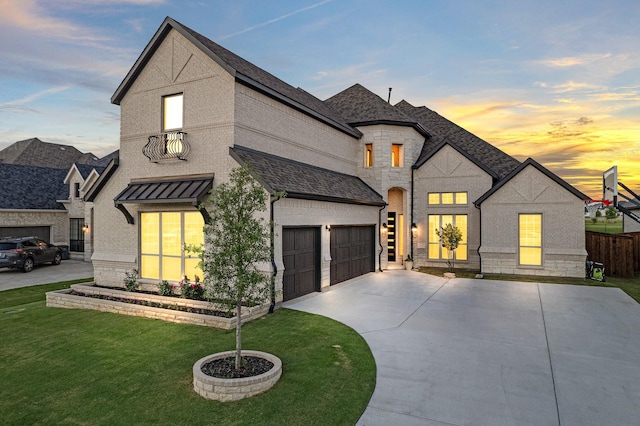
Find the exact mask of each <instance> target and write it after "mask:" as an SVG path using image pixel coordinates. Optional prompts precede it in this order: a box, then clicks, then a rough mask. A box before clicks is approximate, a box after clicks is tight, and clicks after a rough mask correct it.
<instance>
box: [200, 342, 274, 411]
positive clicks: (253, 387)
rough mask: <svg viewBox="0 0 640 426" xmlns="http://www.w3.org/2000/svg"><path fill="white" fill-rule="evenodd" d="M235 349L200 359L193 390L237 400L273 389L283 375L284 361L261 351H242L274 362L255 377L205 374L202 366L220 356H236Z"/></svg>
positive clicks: (208, 397)
mask: <svg viewBox="0 0 640 426" xmlns="http://www.w3.org/2000/svg"><path fill="white" fill-rule="evenodd" d="M235 353H236V352H235V351H228V352H220V353H217V354H213V355H209V356H206V357H204V358H201V359H199V360H198V361H197V362H196V363H195V364H194V365H193V390H194V391H196V393H197V394H198V395H200V396H203V397H205V398H207V399H213V400H216V401H223V402H226V401H237V400H239V399H243V398H247V397H249V396H253V395H257V394H259V393H262V392H264V391H266V390H268V389H271V388H272V387H273V386H274V385H275V384H276V383H277V381H278V380H279V379H280V376H281V375H282V361H281V360H280V358H278V357H277V356H275V355H271V354H269V353H266V352H259V351H244V350H243V351H242V356H255V357H259V358H263V359H267V360H269V361H271V362H272V363H273V368H272V369H271V370H269V371H267V372H266V373H263V374H260V375H259V376H255V377H245V378H240V379H220V378H217V377H212V376H208V375H206V374H204V373H203V372H202V366H203V365H204V364H206V363H208V362H211V361H213V360H216V359H220V358H227V357H230V356H235Z"/></svg>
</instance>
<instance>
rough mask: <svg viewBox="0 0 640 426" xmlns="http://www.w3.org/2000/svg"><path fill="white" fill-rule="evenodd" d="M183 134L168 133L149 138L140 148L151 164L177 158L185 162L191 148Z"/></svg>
mask: <svg viewBox="0 0 640 426" xmlns="http://www.w3.org/2000/svg"><path fill="white" fill-rule="evenodd" d="M186 136H187V134H186V133H184V132H168V133H162V134H159V135H153V136H149V141H148V142H147V144H146V145H145V146H144V148H142V153H143V154H144V156H145V157H147V158H148V159H149V160H151V161H153V162H158V161H160V160H166V159H170V158H177V159H180V160H186V159H187V155H188V154H189V151H190V150H191V147H190V146H189V143H188V142H187V138H186Z"/></svg>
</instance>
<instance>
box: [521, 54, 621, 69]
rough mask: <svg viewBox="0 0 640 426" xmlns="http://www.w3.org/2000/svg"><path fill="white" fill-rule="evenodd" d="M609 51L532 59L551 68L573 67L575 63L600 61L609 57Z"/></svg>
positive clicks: (582, 63)
mask: <svg viewBox="0 0 640 426" xmlns="http://www.w3.org/2000/svg"><path fill="white" fill-rule="evenodd" d="M611 56H612V55H611V53H601V54H592V55H582V56H566V57H563V58H552V59H543V60H539V61H534V62H535V63H537V64H540V65H543V66H546V67H551V68H567V67H575V66H577V65H585V64H590V63H593V62H598V61H602V60H604V59H609V58H611Z"/></svg>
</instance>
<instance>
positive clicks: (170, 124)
mask: <svg viewBox="0 0 640 426" xmlns="http://www.w3.org/2000/svg"><path fill="white" fill-rule="evenodd" d="M182 111H183V109H182V93H180V94H177V95H171V96H165V97H163V98H162V130H163V131H164V132H167V131H170V130H181V129H182V117H183V112H182Z"/></svg>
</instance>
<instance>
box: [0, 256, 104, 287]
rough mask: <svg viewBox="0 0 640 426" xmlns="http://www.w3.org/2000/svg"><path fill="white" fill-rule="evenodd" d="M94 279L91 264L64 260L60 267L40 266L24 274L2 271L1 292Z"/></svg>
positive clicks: (0, 274) (6, 269) (15, 271)
mask: <svg viewBox="0 0 640 426" xmlns="http://www.w3.org/2000/svg"><path fill="white" fill-rule="evenodd" d="M90 277H93V266H92V264H91V262H83V261H81V260H63V261H62V263H61V264H60V265H50V264H48V263H47V264H45V265H38V266H36V267H35V268H33V271H31V272H27V273H24V272H22V271H21V270H19V269H8V268H2V269H0V291H2V290H9V289H11V288H18V287H28V286H32V285H39V284H49V283H57V282H60V281H70V280H76V279H80V278H90Z"/></svg>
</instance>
